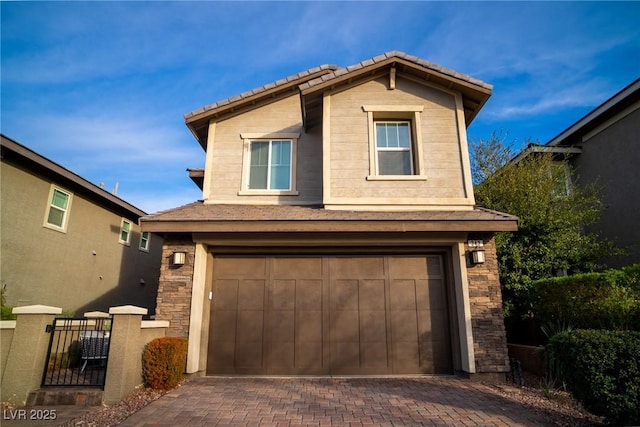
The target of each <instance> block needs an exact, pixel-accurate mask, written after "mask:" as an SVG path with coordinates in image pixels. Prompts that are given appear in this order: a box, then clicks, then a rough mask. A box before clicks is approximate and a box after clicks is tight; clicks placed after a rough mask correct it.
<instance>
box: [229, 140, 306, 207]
mask: <svg viewBox="0 0 640 427" xmlns="http://www.w3.org/2000/svg"><path fill="white" fill-rule="evenodd" d="M299 136H300V134H299V133H275V134H255V133H243V134H241V137H242V139H243V140H244V144H245V161H244V172H243V183H242V189H241V191H240V193H239V194H241V195H259V194H267V195H269V194H274V195H297V194H298V193H297V192H296V182H295V179H296V145H297V144H296V143H297V139H298V138H299Z"/></svg>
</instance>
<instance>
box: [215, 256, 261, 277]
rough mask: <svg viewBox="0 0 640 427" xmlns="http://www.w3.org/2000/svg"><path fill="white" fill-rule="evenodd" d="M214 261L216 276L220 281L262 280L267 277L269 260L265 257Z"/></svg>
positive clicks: (231, 258) (230, 258)
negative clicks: (239, 279)
mask: <svg viewBox="0 0 640 427" xmlns="http://www.w3.org/2000/svg"><path fill="white" fill-rule="evenodd" d="M219 261H220V258H218V259H217V260H215V261H214V268H215V271H214V274H215V277H217V278H219V279H230V278H233V279H236V278H243V279H262V278H264V277H265V273H266V267H267V259H266V258H264V257H225V258H224V260H223V261H222V262H219Z"/></svg>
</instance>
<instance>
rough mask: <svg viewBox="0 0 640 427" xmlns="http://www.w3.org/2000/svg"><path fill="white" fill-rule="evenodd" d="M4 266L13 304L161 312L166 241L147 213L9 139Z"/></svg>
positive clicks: (2, 196) (3, 197)
mask: <svg viewBox="0 0 640 427" xmlns="http://www.w3.org/2000/svg"><path fill="white" fill-rule="evenodd" d="M0 173H1V177H2V183H1V191H0V204H1V207H0V209H1V211H0V213H1V216H2V227H1V240H2V244H1V253H0V263H1V264H0V267H1V270H0V272H1V277H0V279H1V280H2V284H3V286H6V298H7V305H12V306H24V305H34V304H42V305H49V306H54V307H60V308H62V309H63V310H71V311H74V312H75V314H76V315H78V316H82V314H83V313H84V312H86V311H95V310H100V311H106V310H108V308H109V307H111V306H119V305H136V306H141V307H144V308H147V309H148V310H149V314H153V313H154V312H155V305H156V296H157V289H158V276H159V269H160V256H161V253H162V238H161V237H160V236H159V235H156V234H153V233H149V232H140V228H139V225H138V220H139V218H140V217H141V216H143V215H146V213H145V212H143V211H141V210H140V209H138V208H136V207H135V206H132V205H130V204H129V203H127V202H125V201H124V200H122V199H120V198H118V197H116V196H115V195H113V194H111V193H109V192H108V191H105V190H103V189H102V188H100V187H98V186H96V185H93V184H92V183H90V182H88V181H87V180H85V179H83V178H82V177H80V176H78V175H76V174H75V173H73V172H71V171H70V170H68V169H65V168H64V167H62V166H60V165H58V164H56V163H54V162H52V161H51V160H49V159H47V158H45V157H43V156H41V155H39V154H38V153H36V152H34V151H32V150H30V149H29V148H27V147H25V146H23V145H21V144H19V143H17V142H16V141H13V140H11V139H9V138H7V137H6V136H4V135H2V169H1V172H0Z"/></svg>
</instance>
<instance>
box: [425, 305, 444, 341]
mask: <svg viewBox="0 0 640 427" xmlns="http://www.w3.org/2000/svg"><path fill="white" fill-rule="evenodd" d="M418 324H419V330H420V333H421V336H427V337H428V339H430V340H433V341H447V340H448V339H449V327H448V321H447V316H446V312H445V311H444V310H422V311H419V312H418ZM425 334H427V335H425Z"/></svg>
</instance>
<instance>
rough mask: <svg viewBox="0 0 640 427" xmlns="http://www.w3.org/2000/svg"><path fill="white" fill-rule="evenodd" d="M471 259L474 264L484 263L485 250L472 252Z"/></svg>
mask: <svg viewBox="0 0 640 427" xmlns="http://www.w3.org/2000/svg"><path fill="white" fill-rule="evenodd" d="M471 261H473V263H474V264H482V263H484V251H483V250H479V251H472V252H471Z"/></svg>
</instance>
